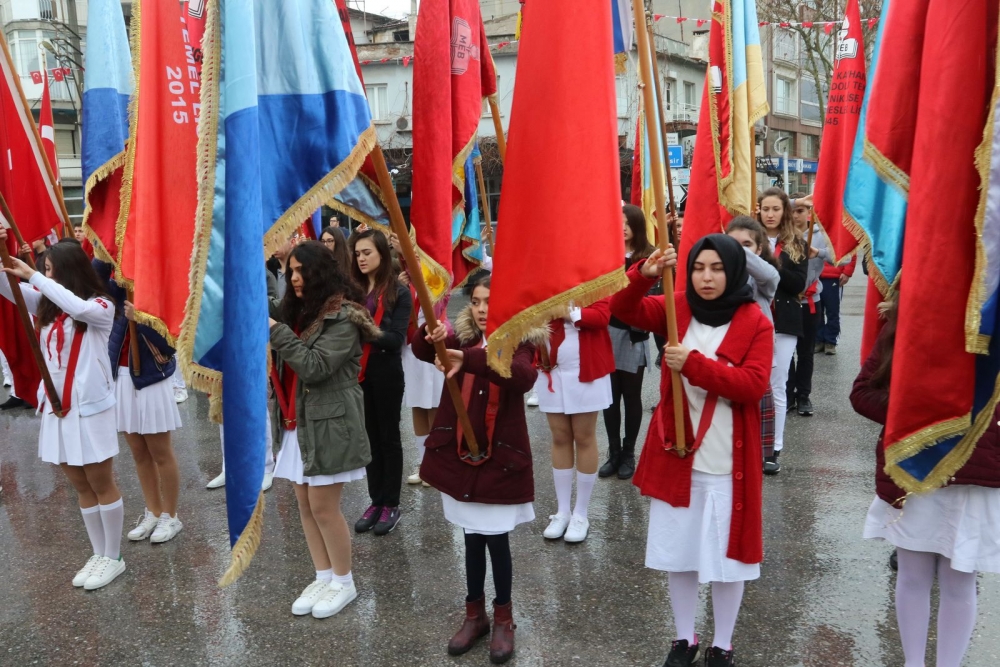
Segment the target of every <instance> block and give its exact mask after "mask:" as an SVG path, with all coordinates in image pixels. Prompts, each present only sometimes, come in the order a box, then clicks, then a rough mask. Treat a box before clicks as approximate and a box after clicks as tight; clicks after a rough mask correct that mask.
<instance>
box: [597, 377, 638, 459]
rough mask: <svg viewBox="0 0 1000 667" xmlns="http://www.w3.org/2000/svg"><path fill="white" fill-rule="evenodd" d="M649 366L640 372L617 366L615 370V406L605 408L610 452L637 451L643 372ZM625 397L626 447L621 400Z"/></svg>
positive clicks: (632, 452) (612, 454)
mask: <svg viewBox="0 0 1000 667" xmlns="http://www.w3.org/2000/svg"><path fill="white" fill-rule="evenodd" d="M645 371H646V369H645V367H642V366H640V367H639V371H638V372H637V373H629V372H627V371H618V370H616V371H615V372H614V373H612V374H611V406H610V407H608V408H605V410H604V428H605V429H606V430H607V432H608V456H609V457H612V456H615V455H616V454H617V453H618V452H620V451H623V453H624V454H626V455H628V456H631V455H634V454H635V441H636V440H638V438H639V429H640V427H641V426H642V376H643V375H644V374H645ZM622 399H624V400H625V441H624V447H622V412H621V403H622Z"/></svg>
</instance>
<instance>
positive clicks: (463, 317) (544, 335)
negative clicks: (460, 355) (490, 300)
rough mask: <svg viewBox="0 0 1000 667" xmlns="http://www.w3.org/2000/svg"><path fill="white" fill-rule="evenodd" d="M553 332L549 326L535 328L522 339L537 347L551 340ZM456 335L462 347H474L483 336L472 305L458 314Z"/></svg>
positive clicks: (523, 341)
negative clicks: (550, 336) (477, 324)
mask: <svg viewBox="0 0 1000 667" xmlns="http://www.w3.org/2000/svg"><path fill="white" fill-rule="evenodd" d="M550 334H551V331H550V329H549V326H548V325H547V324H546V325H545V326H541V327H535V328H533V329H531V330H530V331H528V333H527V334H526V335H525V336H524V338H522V339H521V342H522V343H530V344H532V345H534V346H535V347H538V346H539V345H544V344H545V343H546V342H547V341H548V340H549V335H550ZM455 335H456V336H457V337H458V341H459V342H460V343H461V344H462V345H473V344H475V343H478V342H479V341H480V340H481V339H482V337H483V334H482V332H481V331H480V330H479V327H478V326H476V318H475V317H473V315H472V305H471V304H470V305H468V306H466V307H465V308H463V309H462V312H460V313H459V314H458V316H457V317H456V318H455Z"/></svg>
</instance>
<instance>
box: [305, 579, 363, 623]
mask: <svg viewBox="0 0 1000 667" xmlns="http://www.w3.org/2000/svg"><path fill="white" fill-rule="evenodd" d="M356 597H358V589H357V587H356V586H355V585H354V582H353V581H352V582H351V585H350V586H344V585H343V584H338V583H337V582H335V581H332V582H330V588H329V589H327V591H326V595H324V596H323V597H322V599H320V601H319V602H317V603H316V605H315V606H314V607H313V608H312V615H313V618H330V617H331V616H333V615H334V614H336V613H337V612H339V611H340V610H341V609H343V608H344V607H346V606H347V605H348V604H350V603H351V602H352V601H353V600H354V598H356Z"/></svg>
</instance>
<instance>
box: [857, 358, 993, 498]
mask: <svg viewBox="0 0 1000 667" xmlns="http://www.w3.org/2000/svg"><path fill="white" fill-rule="evenodd" d="M880 343H881V341H879V343H876V345H875V349H874V350H873V351H872V353H871V354H870V355H868V359H867V360H866V361H865V365H864V366H863V367H862V368H861V372H860V373H859V374H858V377H857V379H856V380H854V387H853V388H852V389H851V405H852V406H854V411H855V412H857V413H858V414H859V415H861V416H862V417H867V418H868V419H871V420H872V421H873V422H876V423H878V424H882V431H881V432H880V433H879V436H878V442H877V443H876V444H875V493H876V494H878V497H879V498H881V499H882V500H884V501H885V502H887V503H889V504H890V505H896V506H897V507H899V506H900V504H899V503H900V501H901V500H902V499H903V498H904V497H905V496H906V491H903V490H902V489H901V488H899V487H898V486H896V483H895V482H893V481H892V478H891V477H889V474H888V473H887V472H886V471H885V450H884V448H883V446H882V439H883V437H884V436H885V422H886V418H887V417H888V412H889V390H888V389H887V388H877V387H872V386H871V377H872V374H874V372H875V369H876V368H878V365H879V361H880V360H881V352H882V346H881V344H880ZM952 484H966V485H970V486H986V487H990V488H994V489H995V488H1000V406H998V407H997V410H996V412H995V413H994V415H993V418H992V419H991V420H990V422H989V426H987V428H986V432H985V433H983V435H982V437H980V438H979V442H977V443H976V446H975V448H974V449H973V450H972V455H971V456H970V457H969V460H968V461H966V463H965V465H963V466H962V467H961V468H960V469H959V471H958V472H956V473H955V474H954V475H953V476H952V478H951V480H949V482H948V486H950V485H952Z"/></svg>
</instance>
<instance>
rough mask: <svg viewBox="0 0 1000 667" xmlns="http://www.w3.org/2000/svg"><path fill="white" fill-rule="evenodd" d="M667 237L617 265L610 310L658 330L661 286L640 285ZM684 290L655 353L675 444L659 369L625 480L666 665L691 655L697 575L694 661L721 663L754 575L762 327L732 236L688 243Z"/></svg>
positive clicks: (766, 337)
mask: <svg viewBox="0 0 1000 667" xmlns="http://www.w3.org/2000/svg"><path fill="white" fill-rule="evenodd" d="M676 263H677V254H676V253H675V252H674V250H673V249H672V248H668V250H667V251H666V252H665V253H661V252H660V251H659V250H657V251H656V252H654V253H653V254H652V255H651V256H650V257H649V259H648V260H646V261H644V262H637V263H636V264H635V265H634V266H633V267H632V268H631V269H630V270H629V272H628V276H629V281H630V284H629V286H628V287H626V288H625V289H624V290H622V291H621V292H619V293H618V294H616V295H615V296H614V297H613V298H612V300H611V312H612V313H613V314H614V315H615V317H618V318H619V319H621V320H622V321H624V322H625V323H627V324H629V325H630V326H634V327H638V328H641V329H645V330H647V331H651V332H653V333H660V334H662V335H664V336H666V333H667V330H666V316H665V308H664V297H663V296H646V292H647V291H648V290H649V288H650V287H651V286H652V285H653V283H654V282H655V281H656V280H658V279H659V278H660V276H661V274H662V273H663V270H664V269H668V270H669V268H670V267H672V266H674V265H675V264H676ZM687 275H688V284H687V289H686V291H685V292H678V293H676V294H674V295H673V298H674V304H675V307H676V311H677V328H678V335H679V338H680V344H679V345H676V346H670V345H668V346H667V347H666V348H665V349H664V363H665V364H666V365H667V366H668V367H669V368H670V370H671V371H676V372H679V373H680V374H681V379H682V380H683V386H684V395H683V396H682V400H683V402H684V408H685V409H684V413H685V419H684V432H685V438H686V453H685V454H684V455H681V454H678V452H677V449H676V447H675V443H674V439H675V436H674V411H673V394H672V388H671V380H670V375H669V374H667V373H664V374H663V376H662V379H661V381H660V396H661V399H660V404H659V405H657V407H656V412H655V413H654V414H653V420H652V423H651V425H650V429H649V433H648V434H647V436H646V443H645V446H644V447H643V449H642V455H641V457H640V459H639V466H638V469H637V470H636V473H635V477H634V478H633V483H634V484H635V485H636V486H638V487H639V489H640V490H641V491H642V494H643V495H644V496H649V497H650V498H651V501H650V503H651V504H650V509H649V529H648V533H647V539H646V567H649V568H651V569H654V570H661V571H665V572H667V573H668V577H669V578H668V582H669V588H670V604H671V607H672V608H673V614H674V622H675V624H676V626H677V639H676V641H674V642H673V645H672V646H671V650H670V655H669V657H668V658H667V664H670V665H693V664H694V662H695V660H696V659H697V656H698V654H699V652H700V645H699V641H698V637H697V635H696V634H695V631H694V630H695V628H694V624H695V612H696V609H697V605H698V585H699V584H702V583H709V582H711V584H712V607H713V611H714V617H715V618H714V620H715V637H714V638H713V641H712V643H711V645H710V647H709V648H708V649H707V652H706V665H709V666H711V667H726V666H728V665H732V664H733V647H732V635H733V630H734V628H735V626H736V616H737V614H738V612H739V608H740V603H741V602H742V599H743V582H744V581H748V580H752V579H756V578H758V577H759V576H760V562H761V559H762V557H763V524H762V519H761V488H762V479H763V476H762V471H761V466H760V460H761V448H760V400H761V398H762V397H763V395H764V392H765V391H766V389H767V387H768V383H769V380H770V376H771V356H772V351H773V345H774V342H773V338H774V334H773V329H772V326H771V323H770V322H769V321H768V319H767V318H766V317H765V316H764V314H763V313H761V311H760V308H758V307H757V305H756V304H755V302H754V298H753V290H752V289H751V288H750V286H749V285H748V284H747V269H746V256H745V253H744V251H743V248H742V246H740V244H739V243H738V242H736V241H735V240H734V239H732V238H730V237H728V236H725V235H724V234H711V235H709V236H706V237H705V238H703V239H701V240H700V241H698V242H697V243H696V244H695V245H694V247H693V248H692V249H691V254H690V255H689V257H688V262H687Z"/></svg>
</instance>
